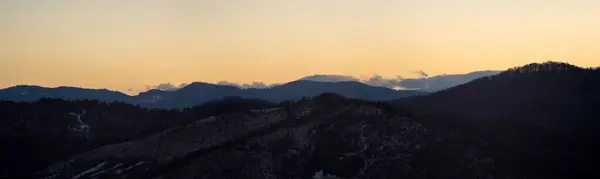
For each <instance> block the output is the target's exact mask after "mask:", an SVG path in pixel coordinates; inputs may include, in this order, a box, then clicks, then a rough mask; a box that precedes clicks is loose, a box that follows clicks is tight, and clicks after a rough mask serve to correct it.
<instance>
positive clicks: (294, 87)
mask: <svg viewBox="0 0 600 179" xmlns="http://www.w3.org/2000/svg"><path fill="white" fill-rule="evenodd" d="M324 92H334V93H338V94H341V95H344V96H346V97H350V98H360V99H366V100H391V99H397V98H401V97H407V96H412V95H421V94H424V93H423V92H418V91H412V90H400V91H399V90H393V89H389V88H383V87H374V86H369V85H365V84H362V83H359V82H314V81H304V80H300V81H294V82H290V83H286V84H283V85H278V86H273V87H270V88H265V89H254V88H249V89H240V88H237V87H234V86H227V85H216V84H209V83H201V82H195V83H192V84H189V85H187V86H185V87H183V88H181V89H179V90H176V91H162V90H157V89H153V90H149V91H147V92H143V93H140V94H139V95H137V96H127V95H125V94H122V93H119V92H112V91H108V90H90V89H82V88H69V87H59V88H43V87H38V86H16V87H12V88H7V89H3V90H0V100H11V101H33V100H37V99H40V98H43V97H44V98H58V99H66V100H74V99H90V100H100V101H122V102H127V103H130V104H135V105H140V106H142V107H150V108H184V107H192V106H195V105H199V104H202V103H204V102H207V101H210V100H215V99H221V98H224V97H229V96H238V97H243V98H252V99H263V100H269V101H273V102H280V101H285V100H294V99H300V98H302V97H312V96H315V95H319V94H321V93H324Z"/></svg>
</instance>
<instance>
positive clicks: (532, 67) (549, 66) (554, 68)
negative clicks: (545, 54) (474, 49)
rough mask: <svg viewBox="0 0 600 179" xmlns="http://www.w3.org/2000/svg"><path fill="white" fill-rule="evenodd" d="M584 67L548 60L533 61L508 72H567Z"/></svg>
mask: <svg viewBox="0 0 600 179" xmlns="http://www.w3.org/2000/svg"><path fill="white" fill-rule="evenodd" d="M581 70H583V68H581V67H578V66H575V65H571V64H569V63H565V62H555V61H547V62H544V63H531V64H527V65H524V66H520V67H516V68H511V69H509V70H508V71H507V72H508V73H534V72H567V71H581Z"/></svg>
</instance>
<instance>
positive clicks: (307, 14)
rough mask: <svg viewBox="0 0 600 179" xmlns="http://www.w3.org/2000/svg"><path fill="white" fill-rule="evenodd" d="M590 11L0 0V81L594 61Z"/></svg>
mask: <svg viewBox="0 0 600 179" xmlns="http://www.w3.org/2000/svg"><path fill="white" fill-rule="evenodd" d="M598 17H600V1H597V0H445V1H443V0H293V1H292V0H169V1H167V0H164V1H163V0H161V1H158V0H139V1H134V0H101V1H100V0H94V1H93V0H89V1H88V0H86V1H82V0H2V1H0V88H4V87H8V86H12V85H17V84H34V85H42V86H60V85H67V86H81V87H88V88H109V89H114V90H120V91H123V92H127V89H134V91H139V90H142V89H144V86H145V85H156V84H159V83H166V82H171V83H175V84H179V83H184V82H192V81H204V82H217V81H221V80H228V81H233V82H239V83H244V82H252V81H263V82H265V83H279V82H285V81H290V80H294V79H298V78H300V77H303V76H307V75H311V74H343V75H352V76H357V77H360V76H364V75H372V74H375V73H376V74H379V75H383V76H396V75H405V76H409V75H410V72H411V71H415V70H423V71H425V72H428V73H429V74H430V75H436V74H449V73H466V72H470V71H475V70H487V69H491V70H503V69H507V68H510V67H513V66H520V65H524V64H526V63H531V62H543V61H548V60H552V61H564V62H569V63H572V64H575V65H579V66H584V67H589V66H600V33H599V32H600V19H598ZM129 93H133V92H129Z"/></svg>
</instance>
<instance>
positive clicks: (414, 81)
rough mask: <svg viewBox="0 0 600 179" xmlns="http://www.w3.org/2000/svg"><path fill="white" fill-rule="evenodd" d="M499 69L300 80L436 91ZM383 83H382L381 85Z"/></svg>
mask: <svg viewBox="0 0 600 179" xmlns="http://www.w3.org/2000/svg"><path fill="white" fill-rule="evenodd" d="M498 73H500V71H491V70H488V71H474V72H471V73H467V74H452V75H438V76H433V77H429V78H404V79H385V78H383V77H380V76H376V77H373V78H372V79H369V80H360V79H357V78H354V77H351V76H344V75H311V76H306V77H303V78H300V80H307V81H317V82H346V81H360V82H361V83H365V84H368V85H371V86H384V87H401V88H404V89H414V90H419V91H426V92H436V91H439V90H443V89H446V88H450V87H454V86H457V85H461V84H464V83H467V82H469V81H472V80H475V79H477V78H481V77H485V76H490V75H495V74H498ZM382 84H383V85H382Z"/></svg>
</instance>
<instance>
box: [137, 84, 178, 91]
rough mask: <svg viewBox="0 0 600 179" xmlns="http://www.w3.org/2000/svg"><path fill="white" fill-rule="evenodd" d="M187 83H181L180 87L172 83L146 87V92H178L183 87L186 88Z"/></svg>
mask: <svg viewBox="0 0 600 179" xmlns="http://www.w3.org/2000/svg"><path fill="white" fill-rule="evenodd" d="M187 85H188V84H187V83H182V84H180V85H177V86H176V85H174V84H173V83H161V84H158V85H152V86H149V85H146V90H153V89H157V90H162V91H173V90H178V89H180V88H183V87H185V86H187Z"/></svg>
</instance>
